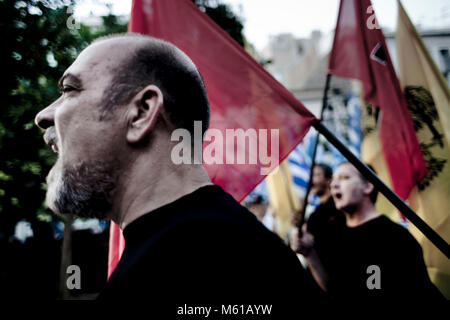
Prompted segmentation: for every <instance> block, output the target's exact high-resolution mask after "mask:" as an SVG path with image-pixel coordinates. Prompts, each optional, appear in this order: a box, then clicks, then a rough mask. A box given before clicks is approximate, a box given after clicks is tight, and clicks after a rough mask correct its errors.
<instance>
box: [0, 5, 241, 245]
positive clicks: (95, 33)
mask: <svg viewBox="0 0 450 320" xmlns="http://www.w3.org/2000/svg"><path fill="white" fill-rule="evenodd" d="M194 2H195V3H196V4H197V5H198V6H199V7H200V9H201V10H203V11H204V12H205V13H206V14H208V15H209V16H210V17H211V18H212V19H213V20H215V21H216V22H217V23H218V24H219V25H220V26H221V27H222V28H223V29H224V30H225V31H227V32H228V33H229V34H230V35H231V36H232V37H233V38H234V39H235V40H236V41H238V42H239V43H240V44H241V45H243V44H244V38H243V36H242V28H243V27H242V23H241V22H240V20H239V19H238V18H237V17H236V16H235V15H234V14H233V13H232V11H231V10H230V8H229V7H228V6H226V5H222V4H218V3H217V2H216V1H215V2H214V4H215V5H213V3H212V2H211V1H208V0H195V1H194ZM71 5H73V2H72V1H62V0H47V1H44V0H41V1H39V0H0V30H1V33H2V41H3V46H2V50H0V67H1V70H2V71H3V72H4V73H6V76H3V77H2V78H1V86H0V101H1V102H2V105H1V108H0V234H3V235H5V236H10V235H11V234H12V233H13V231H14V230H13V229H14V225H15V224H16V223H17V221H19V220H21V219H26V220H28V221H30V222H31V223H32V224H34V223H35V222H36V221H37V220H38V219H41V220H42V219H49V218H51V217H52V216H53V214H52V213H51V212H50V210H48V209H47V208H46V207H45V206H44V204H43V202H44V199H45V191H46V184H45V181H44V177H45V176H46V175H47V173H48V171H49V170H50V168H51V166H52V165H53V164H54V162H55V160H56V156H55V154H54V153H53V152H52V151H51V150H50V148H48V147H47V146H46V145H45V144H44V142H43V139H42V134H43V132H42V131H41V130H40V129H38V128H37V127H36V126H35V125H34V117H35V115H36V114H37V112H39V111H40V110H41V109H43V108H44V107H46V106H47V105H48V104H50V103H51V102H52V101H54V100H55V99H57V98H58V96H59V94H60V93H59V91H58V85H57V83H58V79H59V78H60V77H61V75H62V74H63V73H64V70H65V69H66V68H67V67H68V66H69V65H70V64H71V63H72V62H73V60H74V59H75V58H76V56H77V55H78V54H79V53H80V51H81V50H82V49H83V48H85V47H86V46H87V45H88V44H89V43H90V42H91V41H92V40H93V39H95V38H97V37H99V36H103V35H106V34H111V33H120V32H125V31H126V28H127V26H126V22H123V23H121V22H120V21H119V19H118V17H116V16H114V15H113V14H109V15H107V16H104V17H102V23H101V24H100V25H98V26H87V25H83V24H81V25H80V28H78V29H73V30H71V29H69V28H68V26H67V22H68V19H69V17H70V16H71V14H72V13H68V8H69V6H71ZM69 12H70V11H69Z"/></svg>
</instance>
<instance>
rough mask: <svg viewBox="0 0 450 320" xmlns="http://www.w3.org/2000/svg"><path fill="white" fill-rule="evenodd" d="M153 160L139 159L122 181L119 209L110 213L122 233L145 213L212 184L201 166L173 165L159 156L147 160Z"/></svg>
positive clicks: (117, 205) (117, 200) (117, 203)
mask: <svg viewBox="0 0 450 320" xmlns="http://www.w3.org/2000/svg"><path fill="white" fill-rule="evenodd" d="M153 156H154V155H153ZM167 156H169V157H170V155H167ZM152 158H153V159H154V158H156V157H152V156H151V155H149V156H148V157H139V158H138V159H137V160H136V161H135V162H134V163H133V164H130V166H129V168H128V170H127V173H126V174H124V176H123V178H122V179H121V180H122V181H121V186H123V187H122V189H121V190H120V192H119V193H118V195H117V199H116V207H117V209H118V210H117V212H113V213H112V220H113V221H114V222H116V223H117V224H118V225H119V226H120V228H121V229H122V230H123V229H124V228H125V227H126V226H127V225H129V224H130V223H131V222H132V221H134V220H136V219H137V218H139V217H141V216H143V215H145V214H146V213H149V212H151V211H153V210H155V209H157V208H159V207H162V206H164V205H166V204H169V203H171V202H174V201H175V200H177V199H179V198H181V197H183V196H184V195H186V194H189V193H191V192H193V191H195V190H197V189H198V188H201V187H203V186H206V185H210V184H212V183H211V181H210V179H209V176H208V174H207V172H206V170H205V168H204V167H203V166H202V165H198V164H197V165H194V164H181V165H175V164H173V163H172V162H171V161H170V158H169V161H167V159H163V158H162V157H158V159H156V160H155V161H148V159H152Z"/></svg>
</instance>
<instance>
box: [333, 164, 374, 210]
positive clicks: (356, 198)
mask: <svg viewBox="0 0 450 320" xmlns="http://www.w3.org/2000/svg"><path fill="white" fill-rule="evenodd" d="M366 188H367V183H366V182H365V181H363V180H362V179H361V176H360V174H359V172H358V170H357V169H356V168H355V167H354V166H353V165H351V164H350V163H344V164H342V165H340V166H339V167H338V168H337V169H336V171H335V172H334V174H333V179H332V180H331V184H330V190H331V196H332V197H333V200H334V203H335V206H336V208H337V209H338V210H343V211H345V212H352V211H354V209H355V208H358V207H359V205H360V204H361V203H362V201H363V199H364V197H366V196H367V193H366V191H365V190H366Z"/></svg>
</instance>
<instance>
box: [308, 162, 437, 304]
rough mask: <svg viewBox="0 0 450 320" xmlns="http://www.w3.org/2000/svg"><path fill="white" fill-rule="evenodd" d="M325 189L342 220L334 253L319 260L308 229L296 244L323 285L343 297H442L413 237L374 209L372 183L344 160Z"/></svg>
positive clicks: (317, 279)
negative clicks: (339, 211) (343, 222)
mask: <svg viewBox="0 0 450 320" xmlns="http://www.w3.org/2000/svg"><path fill="white" fill-rule="evenodd" d="M330 189H331V196H332V197H333V200H334V203H335V205H336V208H337V209H338V210H341V211H342V212H343V213H344V215H345V223H346V224H345V227H344V228H343V229H342V230H341V232H338V233H336V235H335V238H334V239H333V247H332V248H333V250H334V252H335V254H333V255H331V256H330V257H329V261H328V264H326V265H325V264H323V263H322V262H321V259H320V256H319V255H318V254H317V253H316V249H315V241H314V237H313V236H312V235H311V234H310V233H309V232H304V234H303V236H302V238H301V241H300V242H301V243H300V246H299V247H300V248H299V249H300V250H299V251H301V252H302V253H303V254H304V255H305V256H306V257H307V260H308V265H309V266H310V268H311V269H312V270H313V274H314V278H315V279H316V281H318V283H319V284H320V286H321V287H322V288H323V289H324V290H326V291H327V292H328V293H329V294H330V295H331V296H332V297H334V298H336V299H343V300H344V299H345V301H354V300H360V299H368V300H369V299H383V300H391V301H395V300H398V299H412V300H416V299H427V300H441V299H443V296H442V295H441V294H440V292H439V291H438V290H437V288H436V287H435V286H434V285H433V284H432V283H431V281H430V278H429V276H428V273H427V269H426V267H425V263H424V259H423V254H422V249H421V247H420V245H419V244H418V242H417V241H416V240H415V238H414V237H413V236H412V235H411V234H410V233H409V232H408V231H407V230H406V229H405V228H404V227H402V226H400V225H398V224H396V223H394V222H392V221H391V220H390V219H388V218H387V217H386V216H384V215H382V214H380V213H379V212H378V211H377V210H376V209H375V201H376V198H377V194H378V191H377V189H376V188H375V186H374V185H373V184H372V183H370V182H369V181H367V180H366V179H365V178H364V177H363V176H362V175H361V174H360V172H359V171H358V170H357V169H356V168H355V167H354V166H353V165H352V164H350V163H348V162H345V163H342V164H340V165H339V166H338V167H337V168H336V170H335V172H334V174H333V179H332V181H331V184H330Z"/></svg>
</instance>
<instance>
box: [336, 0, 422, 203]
mask: <svg viewBox="0 0 450 320" xmlns="http://www.w3.org/2000/svg"><path fill="white" fill-rule="evenodd" d="M370 6H371V3H370V0H341V5H340V8H339V17H338V22H337V26H336V32H335V36H334V43H333V49H332V51H331V54H330V60H329V73H332V74H335V75H337V76H341V77H347V78H355V79H359V80H361V81H362V84H363V97H364V100H365V101H367V102H369V103H371V104H372V105H374V106H376V107H379V108H380V115H379V118H378V134H379V137H380V141H381V145H382V150H383V153H384V157H385V159H386V163H387V167H388V168H389V173H390V176H391V180H392V184H393V187H394V191H395V192H396V193H397V194H398V195H399V196H400V197H401V198H402V199H407V198H408V195H409V193H410V191H411V189H412V188H413V187H414V186H415V185H416V184H417V182H419V181H420V180H421V179H422V178H423V177H424V176H425V174H426V170H427V169H426V166H425V161H424V159H423V155H422V152H421V150H420V145H419V142H418V140H417V136H416V133H415V131H414V127H413V122H412V120H411V117H410V113H409V110H408V107H407V104H406V100H405V97H404V95H403V93H402V90H401V88H400V83H399V81H398V79H397V76H396V74H395V71H394V68H393V66H392V62H391V59H390V57H389V53H388V51H387V46H386V43H385V40H384V36H383V33H382V31H381V29H377V28H370V27H373V22H374V21H373V17H371V16H372V15H374V12H373V11H371V10H369V13H368V12H367V11H368V10H367V8H369V7H370ZM377 46H381V48H382V49H383V50H384V57H383V55H382V54H378V55H376V54H375V52H376V48H377ZM378 53H381V51H379V52H378ZM376 56H378V58H377V57H376Z"/></svg>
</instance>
